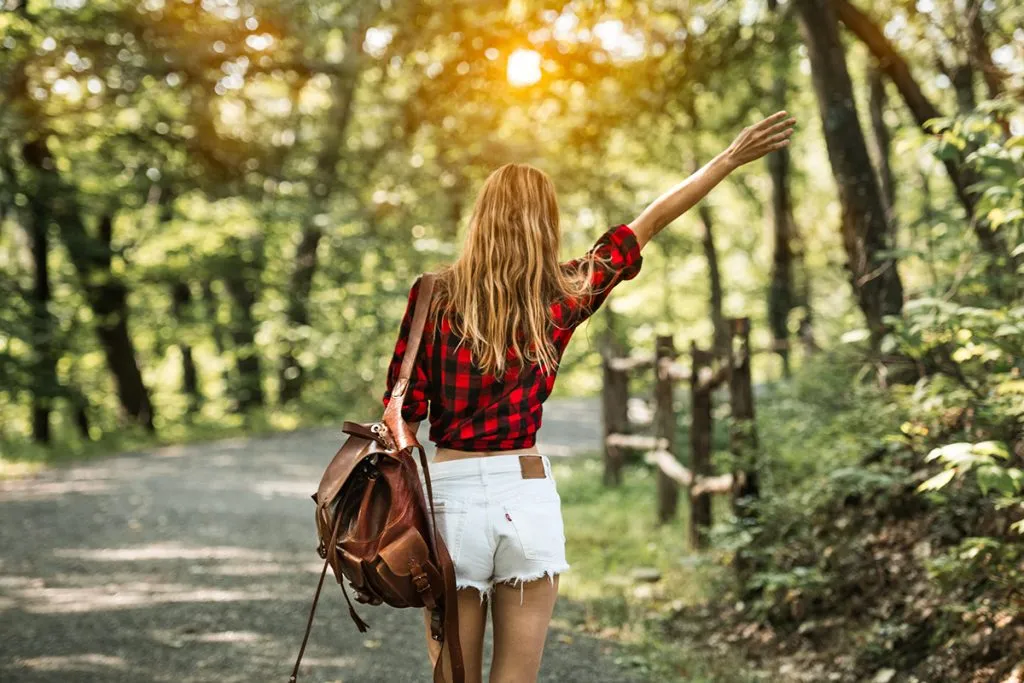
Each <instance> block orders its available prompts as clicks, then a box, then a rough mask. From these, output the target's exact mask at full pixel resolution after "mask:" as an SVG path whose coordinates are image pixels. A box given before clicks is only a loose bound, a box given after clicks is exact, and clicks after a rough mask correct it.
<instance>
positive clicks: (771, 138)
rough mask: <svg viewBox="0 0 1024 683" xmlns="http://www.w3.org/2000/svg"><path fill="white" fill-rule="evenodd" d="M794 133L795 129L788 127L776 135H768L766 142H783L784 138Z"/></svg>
mask: <svg viewBox="0 0 1024 683" xmlns="http://www.w3.org/2000/svg"><path fill="white" fill-rule="evenodd" d="M792 134H793V129H792V128H786V129H785V130H782V131H780V132H778V133H775V134H774V135H769V136H767V138H765V143H767V144H769V145H774V144H775V143H777V142H782V141H783V140H787V139H789V136H791V135H792Z"/></svg>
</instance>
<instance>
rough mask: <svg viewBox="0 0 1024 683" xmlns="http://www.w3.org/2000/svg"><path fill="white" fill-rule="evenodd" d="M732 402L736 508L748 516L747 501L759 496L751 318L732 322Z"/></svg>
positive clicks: (741, 515)
mask: <svg viewBox="0 0 1024 683" xmlns="http://www.w3.org/2000/svg"><path fill="white" fill-rule="evenodd" d="M729 330H730V339H731V343H730V345H729V363H730V366H731V368H732V372H731V373H730V374H729V403H730V405H731V408H732V428H731V429H730V434H729V448H730V450H731V451H732V452H733V455H734V456H735V457H736V472H737V474H736V477H737V478H736V486H735V488H734V490H733V508H734V509H735V510H736V514H737V516H739V517H744V516H747V513H746V512H745V507H746V505H745V503H748V502H750V500H751V499H754V498H757V496H758V492H759V487H758V481H757V425H756V423H755V421H754V385H753V381H752V380H751V375H750V358H751V353H750V318H733V319H732V320H731V321H730V325H729Z"/></svg>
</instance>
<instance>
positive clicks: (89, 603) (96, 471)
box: [0, 399, 634, 683]
mask: <svg viewBox="0 0 1024 683" xmlns="http://www.w3.org/2000/svg"><path fill="white" fill-rule="evenodd" d="M545 408H546V411H545V416H544V427H543V429H542V430H541V436H540V439H539V444H540V446H541V448H542V449H544V451H545V452H546V453H548V454H549V455H551V456H552V457H563V456H565V457H571V456H572V454H573V452H574V451H575V450H576V449H584V450H594V449H596V448H597V446H598V443H599V424H598V415H599V409H598V406H597V403H596V401H589V400H576V399H562V400H554V399H553V400H550V401H548V403H547V404H546V406H545ZM425 433H426V425H425V424H424V425H422V426H421V432H420V435H421V437H422V438H425ZM338 443H339V433H338V432H337V431H336V430H308V431H301V432H294V433H289V434H281V435H277V436H272V437H269V438H259V439H231V440H226V441H219V442H215V443H208V444H197V445H190V446H171V447H166V448H160V449H158V450H154V451H149V452H145V453H134V454H124V455H117V456H111V457H108V458H103V459H99V460H94V461H92V462H89V463H87V464H82V465H79V466H74V467H69V468H59V469H53V470H49V471H44V472H42V473H40V474H38V475H35V476H32V477H30V478H26V479H19V480H11V481H0V548H2V556H0V680H2V681H5V682H11V683H14V682H17V683H43V682H46V683H51V682H56V681H61V682H68V681H72V682H75V683H78V682H83V683H85V682H93V681H96V682H100V681H102V682H104V683H108V682H121V681H131V682H136V681H137V682H146V681H168V682H171V681H173V682H175V683H191V682H198V681H211V682H217V683H230V682H233V681H247V682H249V681H270V682H273V681H280V682H282V683H283V682H284V681H286V680H287V678H288V674H289V673H290V669H291V665H292V662H293V661H294V657H295V654H296V651H297V649H298V646H299V641H300V639H301V637H302V629H303V627H304V625H305V619H306V614H307V609H308V607H309V601H310V598H311V597H312V592H313V589H314V588H315V585H316V579H317V576H318V573H319V570H320V566H321V565H320V562H319V561H318V558H317V556H316V553H315V551H314V546H315V533H314V527H313V519H312V512H313V502H312V501H311V500H310V498H309V496H310V494H311V493H312V492H313V490H314V489H315V487H316V484H317V483H318V482H319V479H320V475H321V473H322V471H323V468H324V466H325V465H326V464H327V462H328V461H329V459H330V457H331V456H332V455H333V454H334V451H335V449H336V448H337V445H338ZM570 561H571V558H570ZM573 607H574V606H573V605H572V603H571V602H569V601H568V600H567V599H566V598H564V597H563V598H560V599H559V603H558V605H557V607H556V613H555V620H554V622H553V625H552V628H551V631H550V635H549V640H548V645H547V649H546V650H545V655H544V665H543V671H542V675H541V678H540V680H541V681H545V682H552V683H553V682H555V681H558V682H559V683H561V682H566V681H569V682H574V681H580V682H585V683H605V682H607V683H627V682H629V681H632V680H634V679H633V678H632V677H631V675H630V674H628V673H627V672H626V670H625V669H622V668H620V667H619V666H618V665H617V664H616V663H615V657H616V655H617V654H618V649H617V647H616V645H615V644H614V643H612V642H608V641H602V640H598V639H595V638H590V637H588V636H585V635H582V634H579V633H576V632H573V631H572V629H571V628H570V627H569V625H568V622H567V619H566V615H567V614H568V611H569V610H572V609H573ZM360 615H361V616H362V617H363V618H364V619H366V620H367V621H368V622H369V623H370V630H369V631H367V632H366V633H359V632H358V630H357V629H356V628H355V625H354V624H352V622H351V620H350V619H349V617H348V612H347V609H346V608H345V601H344V598H343V597H342V595H341V592H340V590H338V588H337V587H336V586H335V585H334V584H333V583H331V582H330V581H329V582H328V583H327V585H326V587H325V594H324V598H323V599H322V600H321V604H320V608H319V610H318V615H317V622H316V624H315V626H314V630H313V636H312V638H311V642H310V646H309V649H308V650H307V653H306V658H305V660H304V662H303V672H304V675H303V676H300V681H302V680H304V681H307V682H310V683H312V682H325V681H331V682H338V681H344V683H364V682H381V683H384V682H387V683H400V682H403V681H429V680H430V667H429V664H428V661H427V657H426V647H425V642H424V636H423V629H422V617H421V613H420V611H419V610H398V609H392V608H389V607H385V606H381V607H373V608H371V607H368V606H362V609H361V610H360ZM489 631H490V630H489V629H488V644H487V657H486V658H485V671H486V666H487V664H488V663H489V653H490V647H491V646H490V632H489ZM485 680H486V674H485Z"/></svg>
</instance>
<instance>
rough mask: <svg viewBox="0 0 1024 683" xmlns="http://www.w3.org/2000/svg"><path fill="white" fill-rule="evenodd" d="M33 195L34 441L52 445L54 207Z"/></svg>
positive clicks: (41, 192)
mask: <svg viewBox="0 0 1024 683" xmlns="http://www.w3.org/2000/svg"><path fill="white" fill-rule="evenodd" d="M34 189H35V191H34V192H32V195H33V196H32V197H31V198H30V200H29V202H30V204H29V206H30V212H29V225H28V226H27V227H28V229H29V237H30V239H31V244H32V262H33V266H34V273H33V286H32V328H31V329H32V348H33V351H34V356H35V359H34V363H33V368H32V378H33V390H32V438H33V439H35V441H37V442H38V443H44V444H48V443H50V438H51V432H50V413H51V412H52V410H53V401H54V399H55V398H56V396H57V394H58V393H59V391H58V381H57V354H56V348H57V345H56V339H55V331H56V327H57V326H56V325H55V323H54V319H53V315H51V314H50V309H49V305H50V271H49V266H48V260H49V254H50V244H49V232H50V222H51V216H50V207H49V204H48V203H47V201H46V197H47V194H46V192H45V188H44V187H38V186H37V187H36V188H34Z"/></svg>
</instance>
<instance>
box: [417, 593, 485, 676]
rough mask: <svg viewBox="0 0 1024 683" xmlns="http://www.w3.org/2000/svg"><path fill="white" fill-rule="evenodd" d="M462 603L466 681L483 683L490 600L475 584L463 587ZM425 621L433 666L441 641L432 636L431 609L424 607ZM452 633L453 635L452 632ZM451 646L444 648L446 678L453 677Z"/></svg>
mask: <svg viewBox="0 0 1024 683" xmlns="http://www.w3.org/2000/svg"><path fill="white" fill-rule="evenodd" d="M457 595H458V604H459V645H461V646H462V662H463V666H464V667H465V670H466V683H481V681H482V678H483V656H484V630H485V629H486V628H487V603H486V602H483V601H482V600H481V596H480V591H479V590H477V589H476V588H460V589H459V590H458V593H457ZM423 621H424V624H425V625H426V629H427V651H428V652H429V654H430V666H431V670H433V667H434V665H435V664H436V662H437V658H438V656H439V655H440V654H441V643H439V642H437V641H436V640H434V639H433V638H431V637H430V610H429V609H424V610H423ZM449 637H452V636H449ZM449 657H450V652H449V650H448V648H444V658H445V659H444V675H445V680H447V681H450V680H452V675H451V660H450V659H449Z"/></svg>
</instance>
